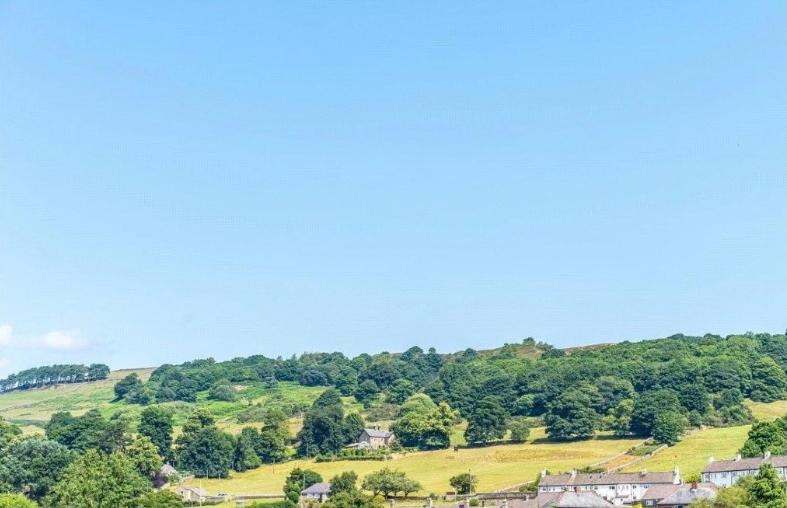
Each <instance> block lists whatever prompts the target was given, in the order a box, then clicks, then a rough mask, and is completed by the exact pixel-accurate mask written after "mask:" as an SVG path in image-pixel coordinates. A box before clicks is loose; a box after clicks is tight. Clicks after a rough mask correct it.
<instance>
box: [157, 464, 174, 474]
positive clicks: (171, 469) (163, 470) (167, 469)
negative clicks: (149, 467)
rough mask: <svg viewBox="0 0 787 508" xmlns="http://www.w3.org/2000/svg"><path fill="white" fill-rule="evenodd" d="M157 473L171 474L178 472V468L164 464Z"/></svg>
mask: <svg viewBox="0 0 787 508" xmlns="http://www.w3.org/2000/svg"><path fill="white" fill-rule="evenodd" d="M159 473H160V474H162V475H164V476H172V475H173V474H178V470H177V469H175V468H174V467H172V466H171V465H169V464H164V465H163V466H161V469H159Z"/></svg>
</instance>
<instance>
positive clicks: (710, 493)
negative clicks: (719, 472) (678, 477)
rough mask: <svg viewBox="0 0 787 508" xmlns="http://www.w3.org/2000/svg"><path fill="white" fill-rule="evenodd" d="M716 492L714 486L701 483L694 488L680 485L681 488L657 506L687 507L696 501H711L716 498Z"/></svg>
mask: <svg viewBox="0 0 787 508" xmlns="http://www.w3.org/2000/svg"><path fill="white" fill-rule="evenodd" d="M716 490H717V489H716V486H715V485H713V484H712V483H711V484H708V483H703V484H700V485H697V486H696V487H693V486H691V485H682V486H681V488H679V489H677V490H676V491H675V492H673V493H672V494H671V495H669V496H667V497H665V498H664V499H662V500H661V501H659V503H658V504H660V505H661V504H667V505H681V506H683V505H689V504H691V503H693V502H694V501H697V500H698V499H713V498H714V497H716Z"/></svg>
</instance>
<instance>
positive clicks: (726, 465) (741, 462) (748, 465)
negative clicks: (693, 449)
mask: <svg viewBox="0 0 787 508" xmlns="http://www.w3.org/2000/svg"><path fill="white" fill-rule="evenodd" d="M763 464H770V465H772V466H773V467H787V455H775V456H766V457H755V458H752V459H739V458H735V459H732V460H711V462H709V463H708V465H707V466H705V469H703V470H702V472H703V473H721V472H730V471H756V470H757V469H759V468H760V466H761V465H763Z"/></svg>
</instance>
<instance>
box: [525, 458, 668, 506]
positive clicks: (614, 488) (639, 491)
mask: <svg viewBox="0 0 787 508" xmlns="http://www.w3.org/2000/svg"><path fill="white" fill-rule="evenodd" d="M680 484H681V479H680V473H679V472H678V468H677V467H676V468H675V469H674V470H673V471H666V472H648V471H641V472H639V473H577V472H576V471H572V472H570V473H564V474H556V475H550V474H546V471H542V472H541V480H540V482H539V484H538V492H539V494H542V493H543V494H546V493H549V492H564V491H576V492H582V491H588V492H595V493H596V494H598V495H599V496H601V497H603V498H604V499H606V500H607V501H610V502H612V503H614V504H623V503H634V502H636V501H639V500H640V499H641V498H642V496H643V495H644V494H645V491H647V490H648V489H649V488H651V487H653V486H656V485H680Z"/></svg>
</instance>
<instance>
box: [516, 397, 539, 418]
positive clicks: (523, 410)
mask: <svg viewBox="0 0 787 508" xmlns="http://www.w3.org/2000/svg"><path fill="white" fill-rule="evenodd" d="M535 403H536V398H535V397H534V396H533V394H530V393H526V394H524V395H521V396H520V397H519V398H517V399H516V401H515V402H514V414H516V415H520V416H529V415H530V413H531V411H533V406H535Z"/></svg>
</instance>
